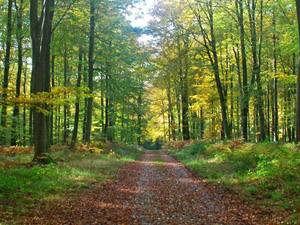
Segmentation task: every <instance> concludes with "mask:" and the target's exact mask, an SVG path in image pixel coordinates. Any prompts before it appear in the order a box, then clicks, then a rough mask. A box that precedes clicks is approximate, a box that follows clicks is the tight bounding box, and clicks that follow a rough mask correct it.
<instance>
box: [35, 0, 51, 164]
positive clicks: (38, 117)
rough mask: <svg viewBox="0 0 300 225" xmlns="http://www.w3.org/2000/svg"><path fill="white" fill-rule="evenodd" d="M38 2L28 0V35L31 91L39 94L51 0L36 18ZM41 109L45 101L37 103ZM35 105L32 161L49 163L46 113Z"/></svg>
mask: <svg viewBox="0 0 300 225" xmlns="http://www.w3.org/2000/svg"><path fill="white" fill-rule="evenodd" d="M38 3H39V2H38V1H35V0H30V35H31V40H32V93H33V94H39V93H42V92H45V91H46V90H47V84H46V73H47V72H46V69H47V62H46V60H47V51H48V50H49V46H50V41H51V24H52V16H51V14H52V13H53V12H51V10H53V5H54V2H53V0H45V1H44V2H43V3H44V4H43V6H44V8H43V12H42V13H41V16H40V17H39V18H38V14H39V12H38V11H39V10H38V9H39V6H38V5H39V4H38ZM37 106H38V107H41V108H43V109H45V108H46V106H45V103H40V104H38V105H37ZM37 106H36V107H35V108H34V109H33V129H34V148H35V155H34V159H33V160H34V161H39V162H42V163H49V162H51V161H52V160H51V159H50V157H49V156H48V149H47V122H46V115H45V114H44V113H42V112H41V111H40V110H39V109H38V108H37Z"/></svg>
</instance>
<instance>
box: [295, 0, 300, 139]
mask: <svg viewBox="0 0 300 225" xmlns="http://www.w3.org/2000/svg"><path fill="white" fill-rule="evenodd" d="M296 11H297V20H298V34H299V59H298V71H297V106H296V140H295V141H296V143H298V142H299V141H300V0H296Z"/></svg>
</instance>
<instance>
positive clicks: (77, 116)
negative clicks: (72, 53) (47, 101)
mask: <svg viewBox="0 0 300 225" xmlns="http://www.w3.org/2000/svg"><path fill="white" fill-rule="evenodd" d="M81 73H82V46H80V47H79V53H78V77H77V85H76V86H77V88H80V83H81ZM78 123H79V97H77V99H76V103H75V116H74V130H73V135H72V145H75V144H76V140H77V134H78Z"/></svg>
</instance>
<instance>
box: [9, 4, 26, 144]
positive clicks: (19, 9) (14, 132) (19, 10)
mask: <svg viewBox="0 0 300 225" xmlns="http://www.w3.org/2000/svg"><path fill="white" fill-rule="evenodd" d="M15 8H16V12H17V32H16V36H17V43H18V71H17V81H16V98H18V97H19V96H20V93H21V75H22V69H23V44H22V41H23V37H22V22H23V21H22V13H23V12H22V11H23V0H20V4H19V6H18V5H17V2H16V1H15ZM19 114H20V109H19V106H17V105H16V106H14V110H13V120H12V128H11V143H10V144H11V145H12V146H15V145H17V140H18V136H19V135H18V133H19V132H18V131H17V130H18V128H17V127H18V124H19Z"/></svg>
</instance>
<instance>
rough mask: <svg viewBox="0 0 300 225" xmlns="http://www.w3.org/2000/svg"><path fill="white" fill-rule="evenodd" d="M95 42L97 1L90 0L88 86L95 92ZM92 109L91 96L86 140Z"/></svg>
mask: <svg viewBox="0 0 300 225" xmlns="http://www.w3.org/2000/svg"><path fill="white" fill-rule="evenodd" d="M94 42H95V1H94V0H90V40H89V77H88V87H89V89H90V93H91V94H92V93H93V81H94V79H93V74H94ZM92 111H93V97H89V98H88V100H87V119H86V131H85V139H84V140H85V142H88V143H89V142H90V139H91V128H92Z"/></svg>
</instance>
